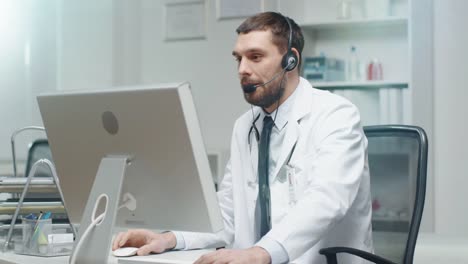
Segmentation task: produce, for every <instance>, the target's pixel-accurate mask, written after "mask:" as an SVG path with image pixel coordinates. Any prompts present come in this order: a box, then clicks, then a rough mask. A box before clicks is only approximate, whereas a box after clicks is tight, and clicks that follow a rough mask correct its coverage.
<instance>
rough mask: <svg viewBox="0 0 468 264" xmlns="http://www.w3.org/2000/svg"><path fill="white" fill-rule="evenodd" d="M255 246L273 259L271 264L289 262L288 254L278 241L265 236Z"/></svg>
mask: <svg viewBox="0 0 468 264" xmlns="http://www.w3.org/2000/svg"><path fill="white" fill-rule="evenodd" d="M255 246H258V247H261V248H263V249H265V250H266V251H267V252H268V254H270V257H271V264H282V263H288V262H289V255H288V252H286V250H285V249H284V247H283V246H282V245H281V244H280V243H279V242H278V241H276V240H274V239H272V238H269V237H266V236H264V237H263V238H262V239H261V240H260V241H258V242H257V244H255Z"/></svg>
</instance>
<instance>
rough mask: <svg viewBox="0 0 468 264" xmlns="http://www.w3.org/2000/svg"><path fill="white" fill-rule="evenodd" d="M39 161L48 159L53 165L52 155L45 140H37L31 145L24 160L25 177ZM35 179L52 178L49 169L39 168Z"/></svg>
mask: <svg viewBox="0 0 468 264" xmlns="http://www.w3.org/2000/svg"><path fill="white" fill-rule="evenodd" d="M40 159H48V160H50V161H51V162H52V163H53V160H52V153H51V152H50V147H49V141H47V139H37V140H35V141H34V142H32V143H31V145H30V146H29V150H28V157H27V160H26V171H25V174H24V175H25V177H28V176H29V172H30V171H31V168H32V166H33V165H34V163H36V162H37V161H38V160H40ZM36 177H52V175H51V173H50V171H49V169H47V168H42V167H39V168H38V170H37V172H36Z"/></svg>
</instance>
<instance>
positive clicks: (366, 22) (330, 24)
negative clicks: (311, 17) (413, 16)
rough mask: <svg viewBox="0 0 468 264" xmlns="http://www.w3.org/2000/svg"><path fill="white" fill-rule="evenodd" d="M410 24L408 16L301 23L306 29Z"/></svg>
mask: <svg viewBox="0 0 468 264" xmlns="http://www.w3.org/2000/svg"><path fill="white" fill-rule="evenodd" d="M407 24H408V18H407V17H385V18H372V19H346V20H345V19H342V20H329V21H317V22H309V23H303V24H301V27H302V28H304V29H306V30H310V29H312V30H314V29H346V28H371V27H382V26H406V25H407Z"/></svg>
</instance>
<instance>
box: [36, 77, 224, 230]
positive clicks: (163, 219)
mask: <svg viewBox="0 0 468 264" xmlns="http://www.w3.org/2000/svg"><path fill="white" fill-rule="evenodd" d="M38 103H39V108H40V111H41V115H42V119H43V122H44V126H45V129H46V132H47V137H48V140H49V143H50V147H51V151H52V157H53V160H54V163H55V166H56V169H57V173H58V177H59V179H60V185H61V188H62V191H63V194H64V199H65V205H66V208H67V211H68V213H69V218H70V219H71V221H72V222H73V223H79V222H80V221H81V217H82V215H83V211H84V208H85V206H86V202H87V199H88V196H89V194H90V191H91V188H92V185H93V182H94V179H95V176H96V172H97V170H98V167H99V164H100V162H101V159H102V158H103V157H105V156H109V155H128V156H129V157H131V158H132V160H131V164H130V165H128V166H127V169H126V173H125V178H124V181H123V185H122V192H121V194H123V193H125V192H129V193H131V194H132V195H133V196H135V198H136V200H137V208H136V210H135V211H133V212H131V211H129V210H127V209H125V208H124V209H121V210H119V212H118V214H117V221H116V225H117V226H119V227H123V228H149V229H160V230H161V229H165V230H185V231H197V232H216V231H219V230H220V229H222V218H221V213H220V210H219V206H218V203H217V198H216V193H215V187H214V183H213V178H212V176H211V171H210V167H209V164H208V159H207V155H206V152H205V147H204V143H203V140H202V135H201V131H200V127H199V122H198V118H197V115H196V109H195V105H194V103H193V99H192V95H191V91H190V86H189V84H188V83H180V84H161V85H150V86H140V87H125V88H112V89H108V90H102V91H72V92H61V93H55V94H46V95H41V96H39V97H38Z"/></svg>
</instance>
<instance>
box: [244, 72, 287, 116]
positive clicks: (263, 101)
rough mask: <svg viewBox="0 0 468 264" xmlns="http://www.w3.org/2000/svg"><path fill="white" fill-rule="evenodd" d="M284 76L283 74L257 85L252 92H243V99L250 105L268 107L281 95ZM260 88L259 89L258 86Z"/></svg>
mask: <svg viewBox="0 0 468 264" xmlns="http://www.w3.org/2000/svg"><path fill="white" fill-rule="evenodd" d="M285 78H286V76H285V75H283V76H282V77H281V78H279V79H276V80H275V81H273V82H271V83H269V84H267V85H264V86H263V85H262V86H259V87H257V90H256V91H255V92H253V93H244V98H245V100H246V101H247V102H248V103H249V104H252V105H255V106H259V107H262V108H268V107H270V106H272V105H273V104H274V103H276V102H278V100H279V99H280V98H281V97H282V96H283V94H284V91H285V88H284V85H283V84H284V82H283V81H284V79H285ZM260 87H261V88H262V89H261V90H260V91H259V90H258V89H259V88H260Z"/></svg>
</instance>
